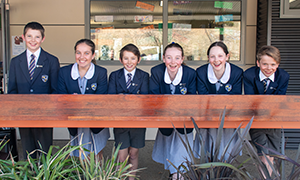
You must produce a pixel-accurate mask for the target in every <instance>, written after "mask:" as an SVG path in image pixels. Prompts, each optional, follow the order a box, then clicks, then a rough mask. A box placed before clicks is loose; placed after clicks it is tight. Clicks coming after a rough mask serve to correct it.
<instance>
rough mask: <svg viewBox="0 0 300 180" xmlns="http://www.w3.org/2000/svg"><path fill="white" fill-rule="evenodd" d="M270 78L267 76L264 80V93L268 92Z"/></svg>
mask: <svg viewBox="0 0 300 180" xmlns="http://www.w3.org/2000/svg"><path fill="white" fill-rule="evenodd" d="M268 80H269V78H266V79H264V80H263V83H264V93H266V91H267V89H268Z"/></svg>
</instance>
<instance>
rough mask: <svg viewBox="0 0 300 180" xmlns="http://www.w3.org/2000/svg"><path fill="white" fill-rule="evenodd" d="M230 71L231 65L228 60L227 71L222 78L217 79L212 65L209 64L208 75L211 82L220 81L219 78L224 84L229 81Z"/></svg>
mask: <svg viewBox="0 0 300 180" xmlns="http://www.w3.org/2000/svg"><path fill="white" fill-rule="evenodd" d="M230 72H231V66H230V64H229V63H228V62H226V64H225V72H224V74H223V76H222V77H221V79H217V77H216V75H215V73H214V70H213V67H212V65H210V64H208V68H207V77H208V80H209V82H210V83H211V84H216V83H217V82H218V80H220V81H221V83H222V84H226V83H227V82H228V81H229V78H230Z"/></svg>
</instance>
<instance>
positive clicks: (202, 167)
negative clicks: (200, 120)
mask: <svg viewBox="0 0 300 180" xmlns="http://www.w3.org/2000/svg"><path fill="white" fill-rule="evenodd" d="M225 112H226V108H224V110H223V113H222V114H221V116H220V122H221V123H220V126H219V128H218V134H217V138H216V143H215V146H216V147H219V146H220V143H221V137H222V130H223V126H224V121H225ZM191 120H192V121H193V123H194V128H195V130H196V136H195V138H198V141H199V142H200V143H201V146H200V147H201V151H200V154H197V156H198V157H200V159H198V158H196V157H195V155H194V151H193V148H192V146H191V145H190V144H188V143H185V142H188V141H183V139H181V140H182V142H183V143H184V146H185V147H186V149H187V151H188V152H189V153H188V154H189V155H190V157H189V159H190V161H189V160H186V161H185V162H184V163H182V164H181V165H180V167H175V168H177V169H178V172H179V173H180V174H181V175H182V176H183V177H184V179H195V180H196V179H197V180H198V179H215V178H223V177H226V178H228V177H230V178H237V179H251V178H250V177H249V175H248V174H247V173H245V172H244V170H243V167H242V166H237V167H236V166H233V163H234V162H235V159H236V157H237V156H238V155H239V153H240V151H241V148H242V144H243V142H244V139H245V137H246V135H247V133H248V131H249V129H250V127H251V124H252V122H253V118H252V119H251V120H250V122H249V123H248V125H247V126H246V128H245V129H244V131H243V133H242V134H239V133H238V132H239V130H240V128H241V125H240V126H239V127H238V128H237V129H236V131H235V132H234V134H232V137H231V139H230V141H229V142H228V144H227V145H226V147H225V150H224V152H222V156H221V158H220V159H218V158H217V156H218V154H219V148H215V151H214V153H211V154H210V153H208V152H206V151H205V149H211V150H213V149H214V148H213V144H214V143H213V144H212V147H205V146H206V144H205V143H204V142H203V139H202V136H201V133H200V129H199V127H198V126H197V124H196V122H195V120H194V119H193V118H192V117H191ZM176 132H177V131H176ZM236 135H238V136H239V139H238V141H237V142H235V144H234V148H233V151H232V152H230V156H229V157H228V158H227V159H226V162H225V154H226V153H227V151H228V147H229V145H230V143H232V140H233V138H234V136H236ZM186 137H187V136H186ZM211 152H212V151H211ZM170 163H171V162H170ZM171 165H173V164H172V163H171ZM179 169H183V171H179Z"/></svg>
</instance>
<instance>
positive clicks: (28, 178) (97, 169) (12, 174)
mask: <svg viewBox="0 0 300 180" xmlns="http://www.w3.org/2000/svg"><path fill="white" fill-rule="evenodd" d="M4 145H5V142H4V141H1V142H0V150H1V149H2V148H3V147H4ZM82 146H84V144H82V145H79V146H70V142H69V143H68V144H66V145H65V146H64V147H62V148H61V149H59V147H57V146H51V147H50V149H49V151H48V152H47V153H45V152H43V151H42V150H35V151H33V152H31V153H29V154H28V156H27V159H26V160H23V161H18V162H15V161H14V160H13V158H12V157H11V158H10V159H8V160H0V180H8V179H14V180H60V179H70V180H113V179H114V180H123V179H126V178H127V177H130V176H131V177H135V175H133V174H131V173H132V172H136V171H140V170H141V169H138V170H135V171H130V167H131V165H130V164H129V165H128V164H127V162H128V161H127V160H128V158H127V160H126V161H125V162H119V161H118V159H117V154H118V151H119V149H120V145H119V146H118V147H117V148H116V149H115V148H114V149H113V150H112V156H111V157H110V158H107V159H106V160H104V158H102V159H101V160H99V159H98V158H97V156H95V154H94V152H90V153H89V155H86V154H87V153H86V151H87V150H85V149H83V148H82ZM53 148H57V149H58V151H57V152H56V153H54V154H53V155H52V152H53ZM74 150H79V151H81V153H82V154H83V156H84V158H82V157H73V156H71V157H70V155H69V154H70V153H71V152H72V151H74ZM35 152H39V158H38V159H32V158H31V156H30V154H32V153H35Z"/></svg>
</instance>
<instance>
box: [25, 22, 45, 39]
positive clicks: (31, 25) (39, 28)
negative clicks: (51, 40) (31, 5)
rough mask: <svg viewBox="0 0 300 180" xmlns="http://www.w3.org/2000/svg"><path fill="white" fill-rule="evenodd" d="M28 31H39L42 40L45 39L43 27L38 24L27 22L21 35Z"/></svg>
mask: <svg viewBox="0 0 300 180" xmlns="http://www.w3.org/2000/svg"><path fill="white" fill-rule="evenodd" d="M28 29H34V30H39V31H40V32H41V34H42V38H44V37H45V29H44V27H43V25H41V24H40V23H38V22H29V23H27V24H26V25H25V27H24V30H23V35H24V36H25V34H26V33H27V31H28Z"/></svg>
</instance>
